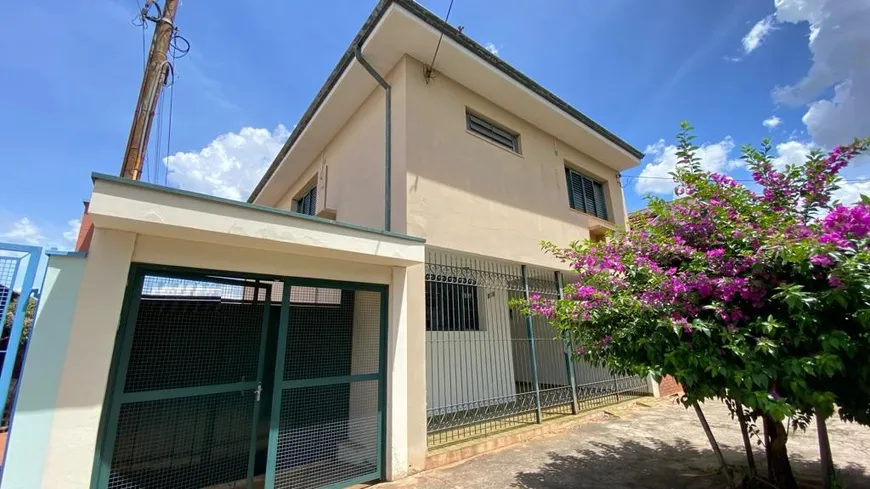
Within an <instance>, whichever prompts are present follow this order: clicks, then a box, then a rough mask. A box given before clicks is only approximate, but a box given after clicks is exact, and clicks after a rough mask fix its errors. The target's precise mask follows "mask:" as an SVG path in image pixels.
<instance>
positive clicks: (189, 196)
mask: <svg viewBox="0 0 870 489" xmlns="http://www.w3.org/2000/svg"><path fill="white" fill-rule="evenodd" d="M93 180H94V190H93V195H92V197H91V200H90V208H89V213H90V216H91V219H92V220H93V223H94V226H95V230H94V234H93V240H92V244H91V247H90V250H89V252H88V255H87V257H86V258H84V260H85V263H84V266H81V264H78V265H77V266H75V267H73V266H69V267H66V268H68V270H65V265H64V262H62V260H59V261H55V263H54V265H52V263H51V262H50V263H49V270H50V271H52V270H54V271H52V272H51V273H53V274H56V275H64V274H66V277H67V280H54V281H52V282H51V283H49V284H48V286H51V287H56V288H59V287H66V288H67V289H70V290H72V289H73V288H74V289H75V293H74V294H72V296H73V299H71V300H70V301H66V304H65V305H64V304H60V303H58V302H57V301H54V302H52V301H49V302H47V303H46V310H45V311H42V312H41V315H47V317H52V318H53V320H52V322H51V323H48V325H47V326H43V324H40V322H39V319H37V326H36V328H35V331H36V332H35V334H34V338H33V340H32V341H33V343H32V345H31V349H30V352H29V353H28V362H27V364H26V367H25V371H24V379H25V380H24V381H23V383H22V388H21V391H20V394H19V400H18V405H17V414H16V416H17V419H16V425H15V427H14V431H13V433H12V435H11V438H10V457H9V459H8V460H7V464H6V467H5V468H4V475H3V478H4V480H3V482H4V487H7V484H8V487H93V488H99V489H107V488H109V489H121V488H124V489H127V488H181V487H240V488H241V487H263V486H264V485H265V487H275V488H285V487H286V488H290V487H292V488H304V487H329V486H336V487H344V486H346V485H349V484H353V483H357V482H365V481H371V480H378V479H381V480H384V479H386V480H391V479H394V478H398V477H401V476H402V475H404V474H405V473H406V472H407V470H408V466H409V462H408V458H409V452H412V451H413V450H414V448H413V447H415V446H421V447H424V449H425V436H426V431H425V430H426V428H425V425H424V424H421V423H417V422H415V421H414V420H415V419H424V418H423V417H422V416H413V415H409V413H417V412H418V411H419V413H424V412H425V402H426V401H425V398H421V399H410V398H409V394H408V393H409V392H410V391H409V389H408V379H409V375H410V376H412V378H413V376H415V375H420V374H421V373H422V371H423V369H425V365H424V364H423V362H410V363H409V351H410V352H411V357H412V358H413V357H414V356H415V355H416V354H417V353H415V352H420V351H425V346H424V331H423V330H422V326H420V327H419V328H418V329H420V331H410V330H409V328H408V324H409V322H410V323H411V324H417V325H422V324H423V321H420V320H411V321H409V317H411V318H422V316H423V310H424V304H423V297H424V294H423V293H422V291H423V288H424V270H423V262H424V243H423V240H422V239H419V238H414V237H409V236H405V235H401V234H396V233H390V232H384V231H379V230H375V229H368V228H364V227H360V226H354V225H349V224H343V223H337V222H335V221H329V220H325V219H320V218H317V217H311V216H304V215H300V214H297V213H293V212H287V211H282V210H276V209H272V208H266V207H260V206H256V205H250V204H243V203H239V202H235V201H230V200H226V199H220V198H215V197H211V196H206V195H201V194H195V193H191V192H185V191H180V190H176V189H169V188H166V187H160V186H156V185H151V184H147V183H142V182H137V181H131V180H123V179H119V178H116V177H111V176H107V175H99V174H95V175H94V176H93ZM52 266H54V268H52ZM56 284H62V285H56ZM73 286H74V287H73ZM70 290H66V291H60V290H55V291H53V293H55V294H56V295H61V292H65V295H66V296H69V295H70V293H69V292H70ZM46 292H48V293H52V291H51V290H48V291H46ZM52 304H54V306H53V307H57V308H59V307H67V308H68V310H69V314H68V316H67V320H66V321H64V320H59V319H58V318H59V317H62V316H63V314H62V313H61V311H59V310H58V311H54V314H53V311H52V309H51V307H52ZM46 321H47V320H46ZM46 321H43V322H46ZM64 337H68V341H67V342H66V348H58V345H56V344H54V343H53V342H54V341H57V339H58V338H64ZM61 352H62V353H61ZM59 353H61V354H59ZM416 369H419V370H420V372H417V370H416ZM31 370H33V372H34V373H33V374H31ZM37 370H38V372H37ZM29 374H31V375H38V376H39V378H40V382H27V376H28V375H29ZM46 413H48V415H46ZM409 416H410V417H409ZM409 419H411V422H410V423H409ZM418 424H419V425H420V426H417V425H418ZM28 433H29V435H28ZM16 434H18V436H15V435H16ZM17 454H21V456H20V457H19V456H17Z"/></svg>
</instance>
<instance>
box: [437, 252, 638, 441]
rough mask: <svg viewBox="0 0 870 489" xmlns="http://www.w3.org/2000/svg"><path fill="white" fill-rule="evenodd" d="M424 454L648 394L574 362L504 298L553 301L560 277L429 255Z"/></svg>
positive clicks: (550, 332) (541, 325)
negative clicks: (426, 436) (426, 442)
mask: <svg viewBox="0 0 870 489" xmlns="http://www.w3.org/2000/svg"><path fill="white" fill-rule="evenodd" d="M426 258H427V261H426V375H427V379H426V380H427V415H428V432H429V447H430V448H437V447H441V446H446V445H450V444H453V443H457V442H461V441H465V440H468V439H470V438H475V437H480V436H486V435H489V434H492V433H497V432H502V431H506V430H510V429H513V428H517V427H521V426H525V425H530V424H535V423H540V422H542V421H543V420H545V419H547V418H550V417H554V416H564V415H570V414H576V413H578V412H581V411H584V410H589V409H594V408H598V407H601V406H606V405H608V404H613V403H616V402H620V401H621V400H623V399H628V398H630V397H635V396H644V395H649V390H648V389H649V387H648V384H647V379H645V378H641V377H636V376H634V377H623V376H615V375H612V374H611V373H610V372H609V371H607V370H606V369H604V368H601V367H595V366H593V365H590V364H588V363H587V362H584V361H582V360H574V359H572V358H571V356H570V354H569V349H568V348H567V345H566V344H565V342H564V341H563V340H562V339H561V338H560V337H559V334H558V332H557V331H556V330H555V329H554V328H553V327H552V326H551V325H550V324H548V323H547V321H546V320H544V319H542V318H529V317H526V316H524V315H523V314H521V313H520V311H518V310H516V309H514V308H511V307H510V305H509V301H510V300H511V299H515V298H528V296H529V295H530V294H538V295H542V296H545V297H547V296H548V297H553V298H556V297H558V294H559V291H560V284H561V276H560V275H559V272H556V271H552V270H545V269H542V268H537V267H531V266H524V265H517V264H513V263H507V262H500V261H496V260H491V259H486V258H476V257H469V256H464V255H460V254H456V253H451V252H446V251H439V250H429V251H428V252H427V257H426Z"/></svg>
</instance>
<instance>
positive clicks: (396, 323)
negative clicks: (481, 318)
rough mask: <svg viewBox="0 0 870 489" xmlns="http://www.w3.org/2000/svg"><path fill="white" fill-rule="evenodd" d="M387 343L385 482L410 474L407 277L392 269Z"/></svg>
mask: <svg viewBox="0 0 870 489" xmlns="http://www.w3.org/2000/svg"><path fill="white" fill-rule="evenodd" d="M389 316H390V317H389V327H388V340H387V433H386V435H387V436H386V441H387V460H386V474H385V475H386V479H387V480H396V479H400V478H402V477H404V476H405V475H407V473H408V431H407V427H408V348H407V338H408V274H407V270H406V269H405V268H402V267H393V280H392V283H391V284H390V293H389Z"/></svg>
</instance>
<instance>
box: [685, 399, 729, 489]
mask: <svg viewBox="0 0 870 489" xmlns="http://www.w3.org/2000/svg"><path fill="white" fill-rule="evenodd" d="M693 406H694V407H695V414H697V415H698V420H699V421H700V422H701V427H703V428H704V433H706V434H707V440H708V441H709V442H710V446H711V447H712V448H713V453H714V454H716V458H717V459H718V460H719V466H720V467H722V473H723V474H724V475H725V480H727V481H728V487H731V488H734V487H735V486H734V476H733V475H732V474H731V468H730V467H728V464H727V463H725V457H724V456H722V451H721V450H719V444H718V443H716V437H715V436H713V430H711V429H710V425H709V424H707V418H706V417H705V416H704V412H703V411H701V405H700V404H698V403H697V402H695V403H694V404H693Z"/></svg>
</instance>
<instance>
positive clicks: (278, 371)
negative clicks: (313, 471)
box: [265, 278, 388, 489]
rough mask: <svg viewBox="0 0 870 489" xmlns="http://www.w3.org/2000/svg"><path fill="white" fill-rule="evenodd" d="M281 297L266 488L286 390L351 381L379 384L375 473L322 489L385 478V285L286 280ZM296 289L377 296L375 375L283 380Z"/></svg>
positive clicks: (271, 478)
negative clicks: (377, 330) (291, 289)
mask: <svg viewBox="0 0 870 489" xmlns="http://www.w3.org/2000/svg"><path fill="white" fill-rule="evenodd" d="M283 284H284V287H283V289H284V290H283V297H282V299H281V320H280V323H279V326H278V328H279V329H278V342H277V343H278V349H277V351H276V353H275V355H276V360H275V380H274V384H273V391H272V410H271V419H270V422H269V445H268V452H267V453H268V455H267V458H266V480H265V487H266V488H269V489H272V488H274V487H275V472H276V469H277V459H278V435H279V433H278V432H279V427H280V419H281V403H282V395H281V394H282V393H283V391H284V390H285V389H292V388H300V387H313V386H321V385H334V384H343V383H346V384H348V385H349V384H352V383H354V382H364V381H371V380H377V381H378V409H377V418H378V419H377V445H378V446H377V462H376V469H375V473H373V474H366V475H364V476H360V477H356V478H354V479H349V480H344V481H341V482H339V483H336V484H333V485H329V486H325V487H324V488H322V489H332V488H341V487H346V486H348V485H352V484H359V483H363V482H369V481H372V480H375V479H383V477H384V459H385V457H386V444H385V443H384V439H385V427H386V384H387V382H386V370H387V368H386V367H387V365H386V364H387V328H388V327H387V323H388V299H387V291H388V287H387V286H386V285H378V284H367V283H358V282H345V281H335V280H324V279H310V278H285V279H284V280H283ZM293 286H297V287H324V288H334V289H344V290H347V289H350V290H355V291H356V290H362V291H371V292H377V293H379V294H380V307H379V314H380V318H379V321H380V324H379V332H378V334H379V338H378V349H379V352H378V372H377V373H375V374H357V375H342V376H334V377H321V378H310V379H299V380H284V363H285V355H286V349H287V335H288V332H289V330H290V328H291V327H292V326H293V325H292V324H290V288H291V287H293Z"/></svg>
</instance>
